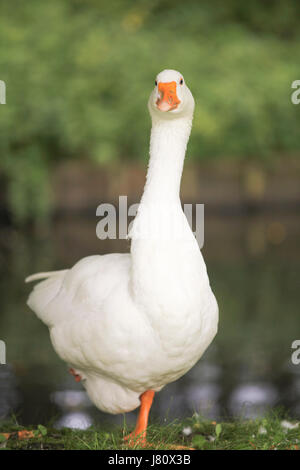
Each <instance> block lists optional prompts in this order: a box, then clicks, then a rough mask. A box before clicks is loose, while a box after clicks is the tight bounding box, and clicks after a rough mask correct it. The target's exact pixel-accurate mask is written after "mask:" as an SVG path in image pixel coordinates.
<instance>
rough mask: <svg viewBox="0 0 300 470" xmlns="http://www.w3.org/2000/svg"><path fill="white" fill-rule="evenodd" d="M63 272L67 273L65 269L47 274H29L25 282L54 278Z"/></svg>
mask: <svg viewBox="0 0 300 470" xmlns="http://www.w3.org/2000/svg"><path fill="white" fill-rule="evenodd" d="M64 271H67V269H61V270H59V271H49V272H47V273H37V274H31V275H30V276H28V277H26V279H25V282H32V281H38V280H39V279H46V278H49V277H52V276H56V275H57V274H61V273H63V272H64Z"/></svg>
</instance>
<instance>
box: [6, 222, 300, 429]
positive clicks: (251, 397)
mask: <svg viewBox="0 0 300 470" xmlns="http://www.w3.org/2000/svg"><path fill="white" fill-rule="evenodd" d="M96 222H97V221H96V220H94V219H93V218H91V219H88V218H83V217H81V218H75V217H73V218H60V219H59V220H57V221H56V222H55V224H54V225H53V226H52V227H51V228H50V229H49V230H45V231H44V234H41V233H39V235H35V234H33V233H21V232H18V231H15V230H11V229H9V228H4V229H2V231H1V238H0V266H1V281H0V298H1V311H0V339H1V340H4V341H5V343H6V347H7V365H0V419H5V418H7V417H9V416H10V415H11V414H12V413H15V414H16V415H17V417H18V421H19V422H20V423H23V424H29V423H30V424H35V423H42V424H48V423H49V421H50V422H52V423H54V424H55V425H56V426H71V427H81V428H85V427H88V426H89V425H90V424H91V423H92V422H95V421H97V422H99V421H106V422H108V421H111V422H114V423H119V424H121V423H122V421H123V417H122V416H110V415H105V414H103V413H101V412H99V411H98V410H96V409H95V407H94V406H92V405H91V403H90V402H89V400H88V398H87V396H86V394H85V392H84V391H83V389H82V387H81V385H80V384H77V383H75V382H74V380H73V378H72V377H71V376H70V375H69V374H68V373H67V366H66V365H65V364H64V363H63V362H62V361H61V360H60V359H59V358H58V357H57V356H56V354H55V353H54V351H53V349H52V346H51V344H50V340H49V335H48V330H47V328H46V327H45V326H44V325H43V324H42V323H41V322H40V321H39V320H38V319H37V318H36V317H35V316H34V314H33V313H32V312H31V311H30V310H29V309H28V308H27V307H26V305H25V302H26V297H27V295H28V292H29V290H30V286H28V285H25V284H24V283H23V279H24V277H25V276H26V275H28V274H30V273H34V272H38V271H47V270H53V269H60V268H65V267H70V266H71V265H72V264H74V263H75V262H76V261H77V260H78V259H80V258H82V257H84V256H87V255H90V254H95V253H101V254H104V253H106V252H110V251H122V252H123V251H127V250H128V246H129V245H128V242H127V241H109V240H107V241H100V240H98V239H97V238H96V236H95V228H96ZM205 224H206V225H205V244H204V249H203V253H204V256H205V260H206V264H207V267H208V272H209V275H210V279H211V284H212V287H213V290H214V292H215V295H216V297H217V300H218V303H219V307H220V324H219V333H218V335H217V337H216V339H215V340H214V342H213V344H212V345H211V346H210V347H209V349H208V350H207V352H206V353H205V355H204V357H203V358H202V359H201V360H200V362H199V363H198V364H197V365H196V366H195V367H194V368H193V369H192V370H191V371H190V372H189V373H188V374H186V375H185V376H184V377H182V378H181V379H180V380H178V381H177V382H175V383H173V384H170V385H168V386H167V387H165V389H163V390H162V391H161V392H160V393H158V394H157V395H156V397H155V403H154V406H153V411H152V413H153V415H155V416H159V417H160V419H161V420H162V421H164V420H172V419H174V418H180V417H183V416H190V415H191V414H192V413H194V412H199V413H201V414H202V415H204V416H206V417H209V418H212V419H223V418H224V417H225V418H228V417H230V416H243V417H252V416H258V415H261V414H263V413H264V412H265V411H266V410H268V409H270V407H273V406H277V405H282V406H284V407H285V408H286V409H287V410H288V411H289V413H290V415H291V416H292V417H295V418H300V405H299V404H300V365H299V366H297V365H293V364H292V362H291V353H292V349H291V344H292V342H293V341H294V340H295V339H300V316H299V278H300V251H299V246H298V240H299V232H300V224H299V219H298V216H297V215H296V214H288V215H284V214H275V215H274V214H272V215H271V214H270V215H268V214H261V215H255V216H254V215H253V216H248V217H235V216H226V217H225V216H221V215H220V216H219V215H218V216H217V215H209V214H208V215H206V218H205ZM126 419H127V422H129V423H130V422H133V421H134V419H135V412H134V413H130V414H128V415H127V418H126Z"/></svg>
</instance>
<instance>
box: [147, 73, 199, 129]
mask: <svg viewBox="0 0 300 470" xmlns="http://www.w3.org/2000/svg"><path fill="white" fill-rule="evenodd" d="M194 106H195V103H194V98H193V95H192V93H191V91H190V90H189V88H188V87H187V85H186V83H185V80H184V77H183V75H182V74H181V73H180V72H177V71H176V70H163V71H162V72H160V73H159V74H158V75H157V76H156V78H155V86H154V89H153V91H152V93H151V95H150V98H149V102H148V107H149V111H150V114H151V116H152V118H157V119H164V120H168V119H174V118H178V117H184V116H188V117H191V116H192V115H193V112H194Z"/></svg>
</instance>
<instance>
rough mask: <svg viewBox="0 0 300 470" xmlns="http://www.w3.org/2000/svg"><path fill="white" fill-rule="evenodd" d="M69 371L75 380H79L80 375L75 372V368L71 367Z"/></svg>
mask: <svg viewBox="0 0 300 470" xmlns="http://www.w3.org/2000/svg"><path fill="white" fill-rule="evenodd" d="M69 372H70V374H71V375H73V377H74V379H75V380H76V382H80V380H81V376H80V375H79V374H76V372H75V370H74V369H73V368H72V367H71V368H70V369H69Z"/></svg>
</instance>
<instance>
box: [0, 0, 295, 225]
mask: <svg viewBox="0 0 300 470" xmlns="http://www.w3.org/2000/svg"><path fill="white" fill-rule="evenodd" d="M299 36H300V4H299V2H296V1H293V0H269V1H266V0H265V1H262V0H252V1H251V2H241V1H239V0H227V1H226V2H223V1H221V0H215V1H213V0H210V1H208V0H203V1H196V0H185V1H179V0H172V1H171V0H139V1H133V0H114V1H113V2H107V1H105V0H72V1H68V2H67V1H62V0H51V2H41V1H39V0H27V1H22V0H11V1H10V2H6V1H3V0H1V16H0V43H1V52H0V75H1V76H0V79H1V80H4V81H5V82H6V86H7V104H6V105H5V106H1V107H0V129H1V139H0V152H1V154H0V155H1V160H0V176H1V180H2V181H3V182H4V183H5V187H6V194H7V201H8V204H9V207H10V209H11V212H12V214H13V215H14V217H15V220H16V221H19V222H21V221H24V220H26V219H27V218H28V217H29V218H38V217H41V216H43V215H45V214H47V212H48V210H49V204H50V197H49V173H50V169H51V167H52V166H53V165H55V164H56V162H58V161H59V160H61V159H65V158H77V157H87V158H91V159H93V160H95V161H96V162H98V163H99V164H110V163H111V162H114V161H118V159H125V158H131V159H144V158H147V146H148V136H149V118H148V112H147V110H146V102H147V98H148V95H149V93H150V91H151V88H152V86H153V84H154V78H155V75H156V74H157V73H158V72H159V71H160V70H162V69H164V68H175V69H178V70H180V71H181V72H182V73H183V74H184V76H185V78H186V81H187V83H188V85H189V86H190V88H191V90H192V92H193V94H194V96H195V99H196V104H197V107H196V112H195V120H194V128H193V138H192V140H191V143H190V146H189V155H190V156H191V157H192V158H195V159H200V158H232V157H233V158H240V159H241V158H243V159H245V158H262V157H264V158H265V159H266V158H268V157H270V156H273V155H274V154H279V153H280V154H282V153H284V154H286V155H288V154H289V153H290V152H296V151H299V149H300V139H299V124H300V108H299V107H297V106H295V105H292V104H291V100H290V96H291V83H292V81H294V80H296V79H299V78H300V77H299V63H300V47H299Z"/></svg>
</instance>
